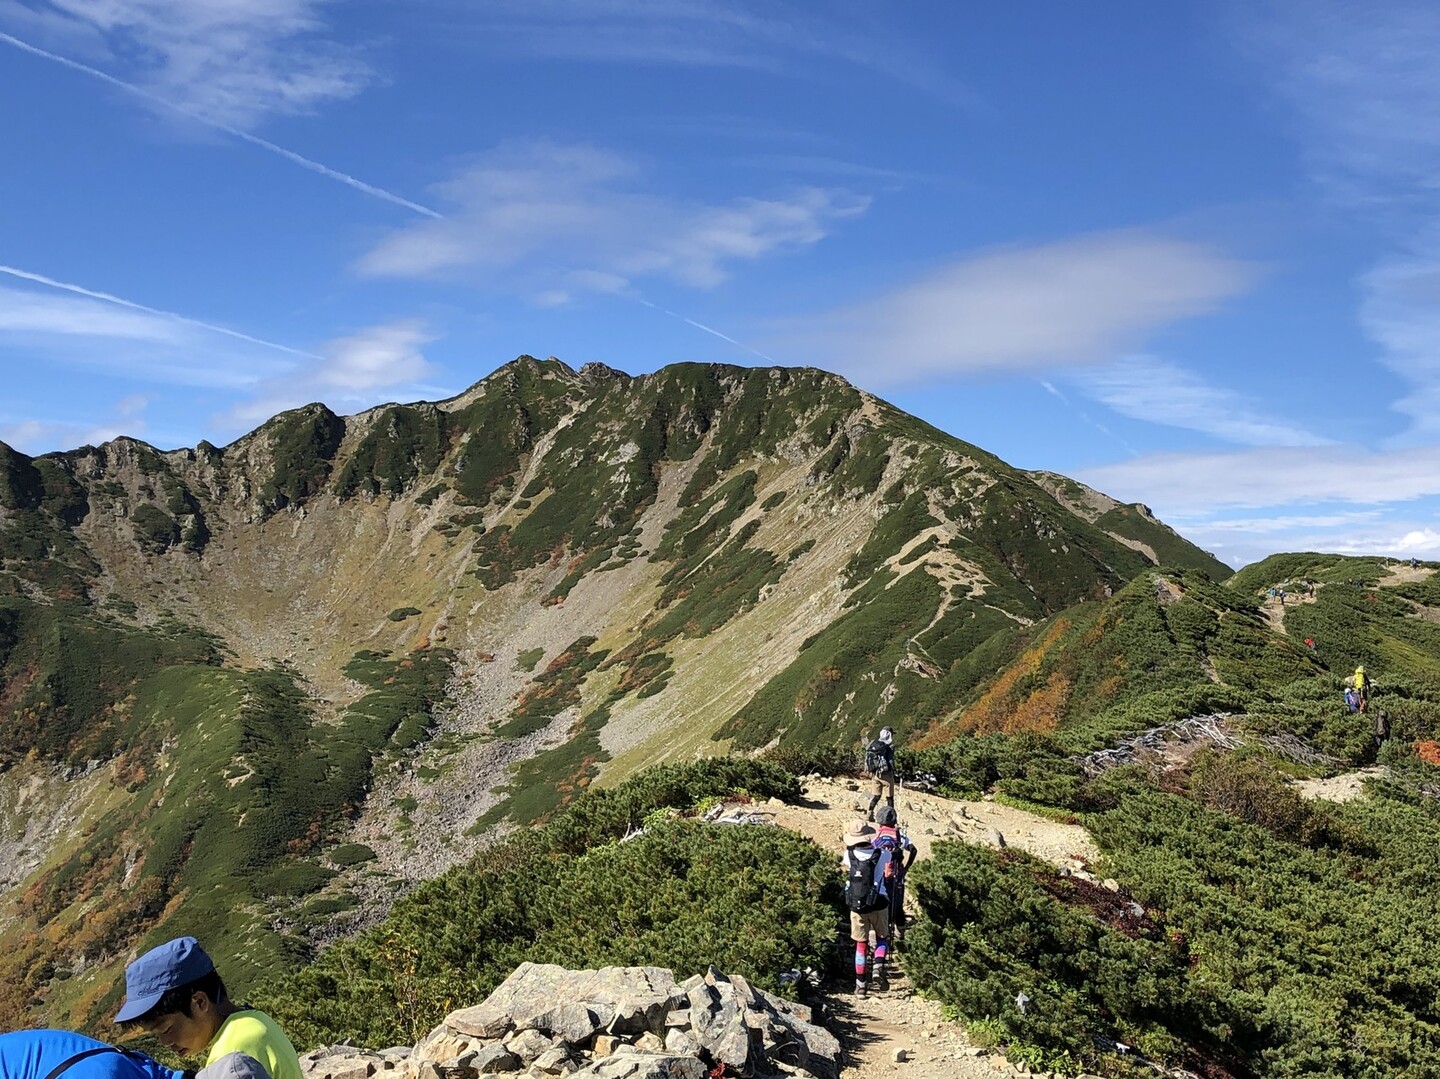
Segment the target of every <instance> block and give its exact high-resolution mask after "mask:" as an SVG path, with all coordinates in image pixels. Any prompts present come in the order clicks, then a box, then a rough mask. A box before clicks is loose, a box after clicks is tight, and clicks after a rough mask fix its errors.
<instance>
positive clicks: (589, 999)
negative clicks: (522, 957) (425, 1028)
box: [301, 963, 840, 1079]
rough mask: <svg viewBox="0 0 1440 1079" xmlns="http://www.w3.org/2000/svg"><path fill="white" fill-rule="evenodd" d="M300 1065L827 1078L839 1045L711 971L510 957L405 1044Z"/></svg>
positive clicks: (429, 1077) (790, 1010)
mask: <svg viewBox="0 0 1440 1079" xmlns="http://www.w3.org/2000/svg"><path fill="white" fill-rule="evenodd" d="M301 1065H302V1068H303V1070H304V1072H305V1076H306V1079H372V1077H380V1079H492V1077H494V1079H498V1077H507V1079H508V1077H517V1079H518V1077H519V1076H526V1077H531V1079H545V1077H551V1076H577V1077H578V1076H593V1077H595V1079H707V1077H709V1076H714V1075H722V1076H729V1077H735V1079H765V1077H770V1076H796V1077H798V1079H806V1077H814V1079H838V1076H839V1074H840V1043H839V1041H837V1040H836V1038H835V1036H834V1035H833V1034H831V1033H830V1032H829V1031H827V1030H825V1029H824V1028H823V1027H820V1026H817V1025H815V1024H814V1023H813V1022H811V1013H810V1009H809V1008H807V1007H805V1006H804V1005H801V1004H795V1003H793V1002H791V1001H788V1000H783V999H781V998H779V997H774V996H771V995H770V994H769V993H766V992H764V991H762V990H759V989H756V988H755V987H754V986H752V985H750V983H749V982H748V981H746V980H745V979H744V978H741V977H739V976H726V975H724V974H722V973H720V971H718V970H716V969H715V968H714V967H711V968H710V969H709V971H707V972H706V973H705V974H703V975H696V976H695V977H693V978H690V979H689V980H688V981H684V982H679V983H677V982H676V981H675V977H674V975H673V974H672V973H671V972H670V971H668V970H664V969H662V968H660V967H604V968H602V969H600V970H580V971H575V970H566V969H565V968H564V967H557V966H550V965H546V964H538V963H522V964H521V965H520V966H519V967H517V968H516V969H515V972H514V973H513V974H511V975H510V977H509V978H507V979H505V981H504V982H503V983H502V984H501V985H500V986H499V988H497V989H496V990H495V992H493V993H491V994H490V996H489V997H487V998H486V999H485V1001H484V1002H483V1003H481V1004H478V1005H476V1006H474V1007H471V1008H462V1009H461V1010H459V1011H456V1012H452V1013H451V1014H450V1015H448V1016H446V1018H445V1021H444V1022H443V1023H441V1024H440V1025H439V1026H438V1027H436V1028H435V1029H434V1030H433V1031H431V1032H430V1033H429V1034H428V1035H427V1036H426V1037H425V1038H424V1039H422V1040H421V1041H420V1042H419V1043H418V1044H417V1045H416V1046H415V1047H414V1048H413V1049H405V1048H395V1049H383V1050H379V1051H371V1050H365V1049H357V1048H354V1047H352V1046H344V1045H340V1046H331V1047H329V1048H327V1049H321V1050H317V1051H316V1052H314V1053H310V1054H308V1055H307V1056H305V1057H303V1058H301Z"/></svg>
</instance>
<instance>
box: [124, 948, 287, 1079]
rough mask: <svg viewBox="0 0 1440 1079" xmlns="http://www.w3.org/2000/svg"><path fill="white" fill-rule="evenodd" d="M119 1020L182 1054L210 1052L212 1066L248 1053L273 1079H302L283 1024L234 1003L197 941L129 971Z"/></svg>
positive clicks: (232, 1078)
mask: <svg viewBox="0 0 1440 1079" xmlns="http://www.w3.org/2000/svg"><path fill="white" fill-rule="evenodd" d="M115 1022H117V1023H120V1024H121V1025H130V1024H134V1025H135V1026H138V1027H141V1028H142V1029H144V1030H145V1031H146V1032H148V1033H149V1034H151V1035H153V1036H154V1037H156V1038H158V1039H159V1041H160V1043H161V1044H162V1045H164V1046H165V1047H166V1048H168V1049H172V1050H174V1051H175V1052H177V1053H185V1054H191V1055H198V1054H201V1053H204V1054H205V1063H206V1066H207V1068H209V1067H211V1066H219V1065H221V1062H222V1060H223V1059H224V1058H226V1057H228V1056H232V1055H243V1056H246V1057H249V1058H251V1059H253V1060H255V1061H258V1062H259V1064H260V1066H261V1067H262V1068H263V1069H264V1071H265V1073H266V1075H267V1076H268V1079H302V1077H301V1075H300V1058H299V1057H298V1056H297V1055H296V1053H295V1047H294V1046H293V1045H291V1044H290V1039H289V1038H287V1037H285V1032H284V1031H283V1030H281V1029H280V1026H279V1024H277V1023H276V1022H275V1020H273V1019H271V1018H270V1017H269V1016H268V1015H266V1014H265V1013H264V1012H261V1011H256V1010H255V1009H253V1008H247V1007H245V1006H244V1005H241V1004H233V1003H231V1001H230V996H229V994H228V993H227V992H226V991H225V983H224V982H223V981H222V980H221V978H220V973H219V971H217V970H216V969H215V964H214V963H212V962H211V961H210V957H209V956H208V955H206V954H205V950H204V949H203V948H201V947H200V944H199V942H198V941H196V939H195V938H194V937H177V938H176V939H175V940H169V941H166V942H165V943H164V944H162V945H160V946H159V947H157V948H152V949H150V951H148V952H146V953H145V954H144V955H142V956H141V957H140V958H139V959H137V960H135V962H133V963H131V964H130V965H129V966H128V967H126V968H125V1003H124V1004H123V1005H121V1008H120V1012H119V1014H118V1015H116V1016H115ZM231 1065H232V1066H233V1065H234V1062H231ZM208 1079H243V1077H242V1076H238V1075H230V1074H220V1075H216V1076H212V1077H208Z"/></svg>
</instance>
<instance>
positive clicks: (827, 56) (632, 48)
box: [450, 0, 983, 109]
mask: <svg viewBox="0 0 1440 1079" xmlns="http://www.w3.org/2000/svg"><path fill="white" fill-rule="evenodd" d="M450 25H451V27H452V31H453V33H454V34H456V35H459V36H461V38H462V39H463V40H464V41H465V42H466V44H467V45H472V46H473V47H475V48H478V49H482V50H485V51H487V52H489V53H491V54H494V55H499V56H502V57H505V58H507V59H509V58H513V57H517V56H518V57H526V58H539V59H549V60H576V61H583V62H587V63H621V64H655V65H666V66H679V67H738V68H749V69H752V70H760V71H767V72H772V73H774V74H777V75H784V76H788V77H796V76H800V77H805V76H807V75H810V74H811V71H810V69H809V64H810V62H812V61H828V62H831V63H833V62H835V61H839V62H841V63H843V64H848V65H850V66H851V67H852V68H853V69H856V70H863V71H869V72H873V73H875V74H878V75H881V76H883V77H885V78H887V79H891V80H893V81H895V82H898V83H900V84H902V85H905V86H909V87H911V88H913V89H917V90H920V91H922V92H924V93H926V94H929V95H931V96H933V97H936V98H938V99H940V100H942V101H945V102H948V103H951V104H954V105H957V106H959V107H962V108H967V109H977V108H982V107H983V105H982V103H981V101H980V99H979V97H978V95H977V94H976V93H975V91H974V90H973V89H972V88H971V87H970V86H969V85H967V84H966V83H964V82H963V81H962V80H961V79H959V78H957V77H956V76H954V75H953V74H952V73H950V72H949V71H947V70H946V69H945V66H944V65H943V63H942V62H941V61H940V59H939V58H938V56H937V55H936V54H935V53H934V52H933V50H931V49H930V48H929V47H928V46H927V44H926V43H924V42H921V41H916V40H913V39H911V38H908V37H906V36H904V35H901V34H899V33H897V32H896V31H895V29H894V27H895V22H894V20H893V19H886V18H884V17H883V16H882V15H879V14H877V12H876V11H875V9H874V8H873V6H872V5H869V4H864V3H857V2H853V0H841V2H839V3H834V4H827V5H816V4H806V3H794V2H791V0H638V2H637V0H489V2H487V3H485V4H483V5H472V6H471V7H469V8H467V9H466V10H465V13H464V15H461V16H455V17H452V18H451V19H450ZM467 31H468V32H467ZM817 70H818V65H817Z"/></svg>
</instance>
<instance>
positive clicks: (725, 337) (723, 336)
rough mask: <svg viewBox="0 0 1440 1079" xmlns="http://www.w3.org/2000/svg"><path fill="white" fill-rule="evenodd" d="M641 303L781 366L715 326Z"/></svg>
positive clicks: (778, 362) (646, 301)
mask: <svg viewBox="0 0 1440 1079" xmlns="http://www.w3.org/2000/svg"><path fill="white" fill-rule="evenodd" d="M636 299H639V297H636ZM640 302H641V303H643V304H644V305H645V306H646V307H648V308H650V309H651V310H652V311H659V312H660V313H661V314H662V315H669V316H670V317H671V318H678V319H679V320H680V321H681V322H684V323H686V324H687V325H690V326H694V327H695V328H696V329H697V330H704V331H705V332H706V333H708V334H712V335H714V336H715V337H718V338H720V340H722V341H729V342H730V343H731V344H732V345H734V346H735V347H736V348H743V349H744V350H745V351H746V352H748V353H750V354H751V355H752V356H759V357H760V358H761V359H762V360H764V361H765V362H766V363H773V364H775V365H776V366H779V364H780V361H779V360H777V359H775V357H773V356H767V355H765V353H763V352H761V351H760V350H759V349H758V348H751V347H750V346H749V345H747V344H746V343H745V342H744V341H737V340H735V338H733V337H731V336H730V335H729V334H728V333H721V332H720V331H719V330H717V329H715V328H714V327H713V326H707V325H705V323H703V322H696V321H695V320H694V319H693V318H686V317H685V316H684V315H682V314H679V313H677V312H675V311H670V310H667V309H666V308H664V307H661V306H660V305H659V304H653V303H651V302H650V301H649V300H640Z"/></svg>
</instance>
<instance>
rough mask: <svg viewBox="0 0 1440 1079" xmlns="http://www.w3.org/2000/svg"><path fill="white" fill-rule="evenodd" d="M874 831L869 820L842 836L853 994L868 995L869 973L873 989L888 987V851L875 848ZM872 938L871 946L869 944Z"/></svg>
mask: <svg viewBox="0 0 1440 1079" xmlns="http://www.w3.org/2000/svg"><path fill="white" fill-rule="evenodd" d="M875 838H876V832H875V829H874V828H873V827H872V826H871V825H870V822H869V821H863V820H856V821H852V822H851V823H850V827H849V828H848V829H847V830H846V832H845V835H844V837H843V840H842V841H843V842H844V844H845V854H844V856H843V857H842V858H841V865H843V866H844V868H845V906H846V907H847V908H848V909H849V911H850V939H851V940H853V941H854V942H855V995H856V996H857V997H865V996H868V995H869V987H870V978H871V975H872V974H873V976H874V979H875V988H876V989H878V990H879V991H880V992H882V993H883V992H884V991H885V990H887V989H889V988H890V979H889V976H888V974H887V973H886V971H885V960H886V957H887V956H888V954H889V950H890V895H889V891H888V889H887V887H886V877H885V874H886V870H887V869H888V868H889V867H890V862H891V854H890V851H888V850H885V849H883V848H879V847H876V846H875V844H874V841H875ZM872 937H873V938H874V944H873V945H872V944H871V943H870V941H871V938H872Z"/></svg>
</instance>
